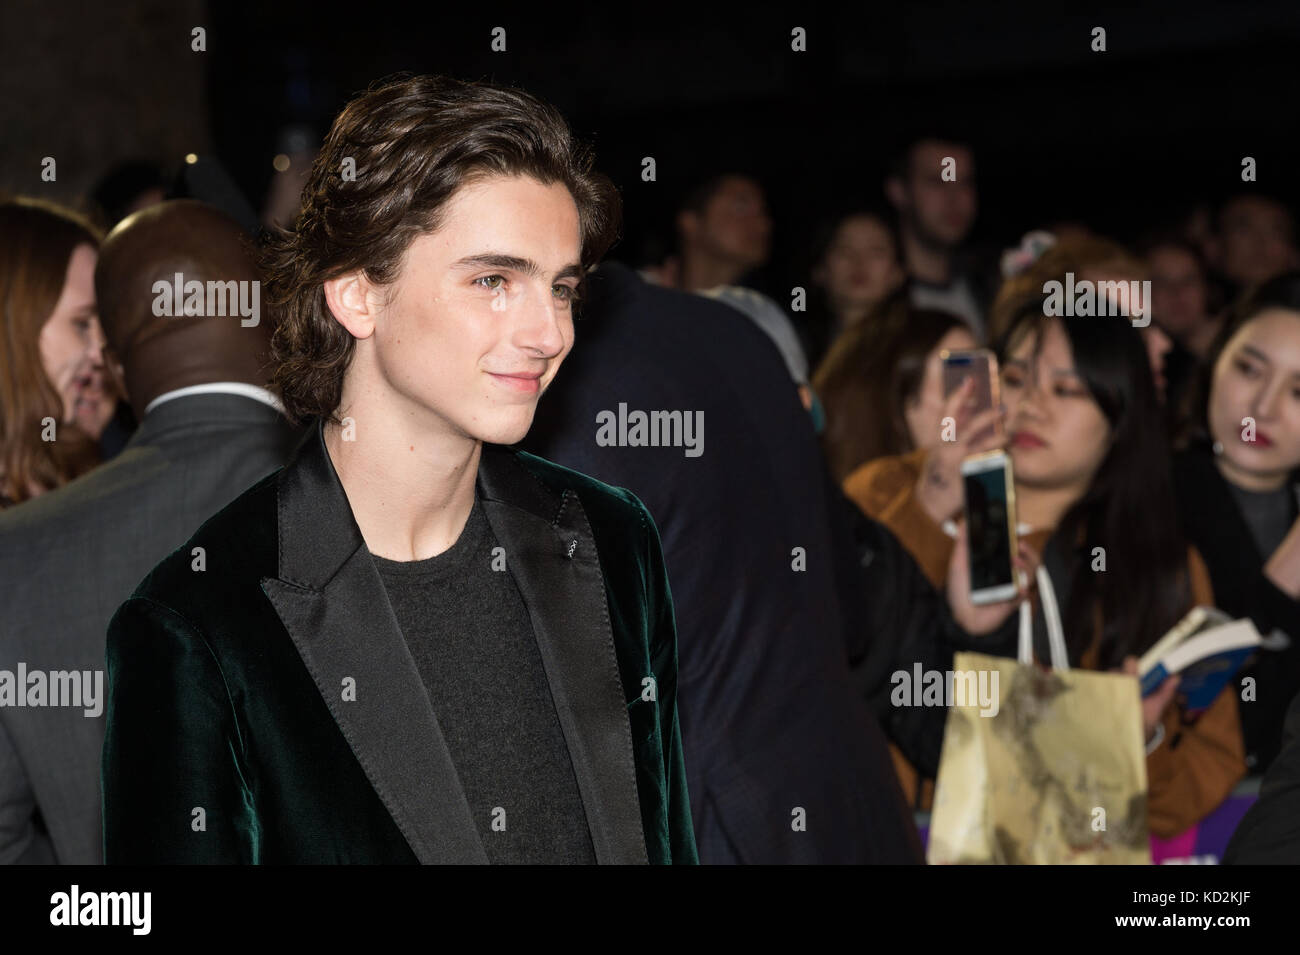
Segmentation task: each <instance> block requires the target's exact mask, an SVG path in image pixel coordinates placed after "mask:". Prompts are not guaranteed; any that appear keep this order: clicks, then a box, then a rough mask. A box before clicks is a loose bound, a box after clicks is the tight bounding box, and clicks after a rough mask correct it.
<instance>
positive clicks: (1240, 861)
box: [1223, 694, 1300, 866]
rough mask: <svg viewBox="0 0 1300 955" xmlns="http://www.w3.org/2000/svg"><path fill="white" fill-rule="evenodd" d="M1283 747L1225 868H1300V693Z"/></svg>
mask: <svg viewBox="0 0 1300 955" xmlns="http://www.w3.org/2000/svg"><path fill="white" fill-rule="evenodd" d="M1281 737H1282V748H1281V750H1280V752H1279V753H1278V757H1277V759H1275V760H1274V761H1273V765H1272V767H1271V768H1270V769H1269V771H1268V774H1267V775H1266V776H1265V777H1264V779H1263V781H1262V782H1261V783H1260V786H1259V799H1258V800H1257V801H1256V802H1255V804H1254V805H1253V806H1251V807H1250V808H1249V809H1248V810H1246V815H1245V816H1243V817H1242V820H1241V822H1240V823H1238V824H1237V828H1236V829H1235V830H1234V831H1233V833H1232V839H1231V840H1230V841H1229V842H1228V848H1227V850H1226V851H1225V852H1224V853H1223V864H1224V865H1292V866H1293V865H1300V694H1297V696H1296V697H1295V699H1294V700H1292V702H1291V708H1290V709H1288V710H1287V712H1286V719H1285V722H1284V724H1283V727H1282V733H1281Z"/></svg>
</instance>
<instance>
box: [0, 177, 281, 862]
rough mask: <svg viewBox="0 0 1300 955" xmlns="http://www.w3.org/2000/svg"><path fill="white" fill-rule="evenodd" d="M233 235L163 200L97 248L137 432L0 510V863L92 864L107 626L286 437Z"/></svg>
mask: <svg viewBox="0 0 1300 955" xmlns="http://www.w3.org/2000/svg"><path fill="white" fill-rule="evenodd" d="M244 240H245V236H244V233H243V232H242V231H241V230H240V227H239V226H238V225H237V224H236V223H235V222H234V221H233V220H231V219H229V218H227V217H226V216H225V215H223V214H222V213H220V212H218V211H217V210H215V209H213V208H211V207H209V206H206V205H204V204H202V203H199V202H194V201H191V200H177V201H174V202H167V203H163V204H162V205H160V206H155V207H152V208H150V209H147V210H145V211H143V212H140V213H137V214H136V215H134V216H132V217H131V218H130V219H128V220H126V221H125V222H123V223H122V224H121V225H119V226H118V227H117V228H116V229H115V230H114V231H113V232H112V234H111V235H109V237H108V239H107V240H106V241H105V243H104V245H103V248H102V249H101V251H100V259H99V264H98V266H97V268H96V272H95V291H96V297H97V300H98V305H99V311H100V318H101V321H102V322H103V326H104V333H105V337H106V338H107V339H108V342H109V346H110V347H111V348H112V350H113V351H114V352H115V353H116V356H117V358H118V360H119V361H120V362H121V364H122V367H123V372H124V375H125V381H126V386H127V390H128V392H129V395H130V400H131V403H132V406H133V408H134V410H135V413H136V417H137V419H139V420H140V422H141V424H140V427H139V430H138V431H136V433H135V434H134V435H133V436H132V438H131V440H130V442H129V443H128V444H127V446H126V448H125V449H124V450H123V452H122V453H121V454H120V455H118V456H117V457H116V458H114V459H113V460H112V461H111V462H109V463H108V464H105V465H103V466H102V467H99V468H97V469H96V470H94V471H92V472H90V473H89V474H86V475H84V476H83V477H81V478H80V479H78V480H76V481H73V482H72V483H70V484H68V485H66V486H65V487H62V488H60V489H58V490H57V491H53V492H51V493H47V494H44V495H42V496H40V497H38V498H35V499H33V500H31V501H28V502H27V503H25V504H22V505H20V506H18V507H13V508H10V509H9V510H7V511H4V512H3V513H0V607H2V608H4V609H3V611H0V863H12V862H34V863H50V862H58V863H82V864H85V863H99V862H102V860H103V837H102V827H101V800H100V753H101V750H102V748H103V741H104V716H103V714H104V710H105V708H106V704H107V700H106V699H105V698H104V693H105V690H106V682H105V680H104V653H105V632H106V630H107V628H108V622H109V619H110V618H111V617H112V615H113V612H114V611H115V610H116V609H117V607H118V606H119V605H120V604H121V603H122V602H123V601H124V600H126V598H127V597H128V596H129V595H130V594H131V592H132V590H134V588H135V586H136V585H137V584H138V583H139V582H140V580H141V579H142V578H143V577H144V576H145V575H146V574H147V573H148V572H149V571H150V569H151V568H153V567H154V565H156V564H157V563H158V562H159V561H160V560H161V559H162V558H164V557H166V556H167V555H168V554H169V553H171V552H172V551H173V550H175V549H176V548H177V547H179V546H180V545H181V544H183V543H184V542H185V540H186V539H187V538H189V537H190V535H191V534H193V533H194V531H195V530H196V529H197V528H198V527H199V526H200V525H201V524H202V523H203V522H204V520H206V519H207V518H208V517H210V516H211V515H212V514H214V513H216V512H217V511H219V510H220V509H221V508H222V507H224V506H225V505H226V504H227V503H229V502H230V501H231V500H233V499H234V498H235V497H237V496H238V495H239V494H240V493H241V492H243V491H244V490H245V489H246V488H248V487H249V486H251V485H252V484H254V483H256V482H257V481H258V480H260V479H261V478H263V477H265V476H266V475H268V474H270V473H271V472H272V471H274V470H275V469H276V468H278V467H280V466H281V465H283V464H284V463H285V461H286V460H287V459H288V458H289V456H290V454H291V453H292V451H293V448H294V447H295V446H296V445H297V443H298V441H299V440H300V438H301V431H300V430H298V429H294V428H292V427H291V426H290V425H289V423H288V422H287V421H286V420H285V418H284V417H283V415H282V414H281V411H280V404H279V401H278V400H277V399H276V398H275V396H273V395H272V394H271V393H270V392H269V391H268V390H267V389H266V388H265V387H263V386H264V384H265V382H266V381H267V380H268V377H269V351H270V337H271V330H270V328H269V327H268V325H269V323H264V322H262V321H261V315H260V310H261V309H260V305H261V303H260V280H259V277H258V273H257V270H256V266H255V265H254V264H253V262H252V261H251V259H250V257H249V254H248V252H247V251H246V248H245V245H244ZM194 283H198V284H194ZM205 558H206V555H202V554H195V555H192V561H193V563H194V567H195V569H196V570H197V569H199V567H200V564H201V562H202V561H203V560H205Z"/></svg>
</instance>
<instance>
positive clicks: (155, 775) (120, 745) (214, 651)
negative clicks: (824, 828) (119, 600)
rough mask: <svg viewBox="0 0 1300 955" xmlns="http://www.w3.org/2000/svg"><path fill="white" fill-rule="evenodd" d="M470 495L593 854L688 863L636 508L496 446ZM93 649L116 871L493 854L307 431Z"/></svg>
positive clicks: (642, 521)
mask: <svg viewBox="0 0 1300 955" xmlns="http://www.w3.org/2000/svg"><path fill="white" fill-rule="evenodd" d="M478 491H479V494H480V496H481V498H482V500H483V503H484V510H485V513H486V515H487V518H488V522H489V524H490V525H491V527H492V531H493V533H494V535H495V536H496V538H497V539H498V540H499V541H501V543H502V545H503V546H504V547H505V548H506V551H507V553H508V555H509V557H508V562H507V566H508V568H509V570H510V573H511V574H512V575H513V576H514V578H515V582H516V584H517V585H518V587H519V592H520V595H521V596H522V597H523V599H524V602H525V604H526V605H527V607H528V611H529V615H530V618H531V621H532V625H533V628H534V633H535V635H536V637H537V643H538V648H539V650H540V651H541V654H542V660H543V664H544V666H545V670H546V674H547V678H548V681H549V683H550V687H551V693H552V696H553V698H554V701H555V706H556V712H557V714H558V715H559V717H560V723H561V726H562V728H563V730H564V735H565V740H566V742H567V744H568V747H569V752H570V757H571V759H572V761H573V767H574V773H575V775H576V777H577V780H578V788H579V792H580V794H581V796H582V801H583V806H584V809H585V811H586V814H587V819H588V824H589V828H590V831H591V837H592V845H593V848H594V849H595V853H596V859H597V861H598V862H602V863H607V862H613V863H634V862H641V863H644V862H651V863H690V862H695V861H697V855H696V848H695V840H694V835H693V832H692V829H691V821H690V820H691V815H690V806H689V801H688V797H687V792H686V777H685V768H684V765H683V758H682V749H681V735H680V731H679V728H678V719H677V707H676V682H677V646H676V630H675V623H674V618H673V609H672V598H671V596H670V593H669V590H668V584H667V578H666V575H665V571H664V566H663V558H662V553H661V549H660V542H659V536H658V533H657V531H656V529H655V527H654V524H653V522H652V521H651V519H650V517H649V514H648V513H647V512H646V510H645V508H644V507H643V506H642V505H641V503H640V502H639V501H638V500H637V499H636V498H635V497H634V496H633V495H631V494H630V493H628V492H627V491H623V490H621V489H616V488H611V487H609V486H607V485H604V484H601V483H600V482H597V481H595V480H593V479H591V478H587V477H585V476H583V475H580V474H577V473H576V472H573V471H569V470H567V469H565V468H561V467H559V466H558V465H554V464H551V463H549V462H547V461H544V460H542V459H540V458H537V457H534V456H532V455H529V454H525V453H523V452H517V451H512V450H509V449H505V448H497V447H492V446H485V447H484V448H483V456H482V460H481V462H480V466H479V474H478ZM196 548H202V555H203V559H204V561H205V562H206V565H205V569H202V570H200V569H196V567H197V564H196V563H195V561H196V559H197V558H196V556H195V549H196ZM107 663H108V681H109V699H108V705H107V714H106V715H107V724H106V738H105V742H104V759H103V788H104V846H105V861H107V862H108V863H110V864H112V863H174V862H217V863H415V862H422V863H485V862H487V856H486V854H485V852H484V850H483V846H482V843H481V841H480V836H479V833H478V831H477V828H476V826H475V824H474V821H473V819H472V818H471V815H470V811H469V808H468V805H467V803H466V799H465V794H464V791H463V788H462V787H461V785H460V782H459V779H458V778H457V774H456V770H455V767H454V765H453V763H452V761H451V757H450V754H449V751H448V749H447V744H446V741H445V739H444V738H443V735H442V732H441V730H440V728H439V726H438V722H437V718H436V717H435V715H434V713H433V710H432V708H431V707H430V705H429V702H428V697H427V695H426V693H425V691H424V688H423V686H422V684H421V680H420V676H419V673H418V671H417V669H416V666H415V664H414V662H413V660H412V658H411V655H410V653H409V651H408V650H407V648H406V645H405V643H404V641H403V638H402V635H401V631H400V629H399V628H398V625H397V622H396V619H395V618H394V615H393V612H392V609H391V607H390V606H389V603H388V600H387V597H386V595H385V592H384V588H383V584H382V582H381V580H380V578H379V575H378V572H377V571H376V569H375V565H374V562H373V560H372V559H371V556H370V554H369V552H368V551H367V550H366V548H365V543H364V540H363V539H362V537H361V534H360V530H359V529H358V528H357V526H356V522H355V519H354V518H353V517H352V514H351V510H350V508H349V506H348V504H347V498H346V495H345V494H344V492H343V488H342V485H341V483H340V482H339V480H338V476H337V474H336V473H335V471H334V468H333V464H332V462H331V461H330V459H329V454H328V452H327V451H326V449H325V445H324V440H323V436H322V433H321V430H320V427H319V425H318V426H317V427H315V428H313V429H311V431H310V432H309V435H308V437H307V439H306V440H305V442H304V443H303V445H302V446H301V447H300V448H299V451H298V453H297V454H296V456H295V458H294V459H293V460H292V461H291V462H290V464H289V465H287V466H286V467H285V468H283V469H281V470H280V471H277V472H275V473H274V474H272V475H270V476H268V477H267V478H266V479H264V480H262V481H260V482H259V483H258V484H256V485H254V486H253V487H251V488H250V489H249V490H248V491H246V492H245V493H244V494H243V495H241V496H240V497H239V498H237V499H236V500H235V501H234V502H232V503H231V504H230V505H229V506H228V507H226V508H225V509H224V510H222V511H221V512H220V513H218V514H217V515H216V516H214V517H213V518H211V519H210V520H209V521H208V522H207V523H206V524H204V525H203V527H202V528H200V529H199V530H198V531H197V532H196V533H195V535H194V536H193V537H192V538H191V540H190V541H189V542H187V543H186V544H185V545H184V546H182V547H181V548H180V549H178V550H177V551H175V552H173V553H172V554H171V555H170V556H168V557H167V558H166V559H165V560H163V561H162V562H161V563H160V564H159V565H158V566H157V567H156V568H155V569H154V570H153V571H152V572H151V573H150V574H149V575H148V576H147V577H146V578H145V579H144V581H142V582H141V584H140V585H139V586H138V587H137V589H136V591H135V593H134V594H133V595H132V596H131V597H130V598H129V599H128V600H127V601H126V602H125V603H124V604H123V605H122V606H121V607H120V608H119V609H118V611H117V613H116V614H115V615H114V617H113V620H112V622H111V624H110V626H109V633H108V661H107ZM646 678H649V681H650V682H649V683H645V682H643V681H645V680H646ZM647 685H652V686H653V687H654V692H653V693H652V694H651V693H645V692H643V690H644V688H645V687H646V686H647Z"/></svg>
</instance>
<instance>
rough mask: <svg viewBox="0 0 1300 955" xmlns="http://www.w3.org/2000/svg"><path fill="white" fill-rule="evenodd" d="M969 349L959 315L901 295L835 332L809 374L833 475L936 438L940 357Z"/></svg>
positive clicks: (840, 478) (971, 345)
mask: <svg viewBox="0 0 1300 955" xmlns="http://www.w3.org/2000/svg"><path fill="white" fill-rule="evenodd" d="M975 346H976V343H975V337H974V336H973V335H972V334H971V333H970V329H969V328H968V326H967V325H966V323H965V322H964V321H962V319H960V318H958V317H957V316H956V315H950V314H949V313H947V312H936V311H933V310H931V309H923V308H914V307H913V306H912V305H911V304H910V303H909V302H908V299H907V295H906V294H905V293H902V292H896V293H895V294H894V295H892V296H890V298H889V299H888V300H887V301H885V302H884V303H883V304H882V305H880V307H879V308H878V309H877V310H876V311H875V312H874V313H873V314H872V315H871V316H870V317H869V318H868V319H867V320H865V321H863V322H861V323H859V324H858V325H855V326H854V327H853V328H851V329H849V330H848V331H847V332H845V333H844V334H843V335H841V336H840V338H839V340H838V341H836V343H835V345H834V346H833V347H832V348H831V351H830V354H828V355H827V356H826V359H825V361H823V362H822V364H821V367H820V368H818V369H817V373H816V374H815V375H814V376H813V391H814V392H815V393H816V394H817V396H818V397H819V398H820V399H821V402H822V406H823V407H824V409H825V414H826V426H825V430H824V431H823V433H822V445H823V447H824V448H825V451H826V458H827V461H828V463H829V465H830V469H831V474H832V476H834V478H835V480H836V481H837V482H839V481H843V480H844V478H846V477H847V476H848V475H849V474H850V473H851V472H853V471H854V470H856V469H857V468H858V467H860V466H861V465H863V464H865V463H866V462H868V461H872V460H875V459H876V458H880V457H885V456H889V455H897V454H906V453H907V452H910V451H914V450H916V449H917V448H923V447H928V446H929V445H931V444H933V443H934V442H936V441H937V440H938V439H939V419H940V417H941V409H942V405H943V369H942V365H941V359H940V354H941V352H943V351H944V350H945V349H949V350H953V351H956V350H959V349H966V348H974V347H975Z"/></svg>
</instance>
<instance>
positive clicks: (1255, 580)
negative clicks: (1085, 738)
mask: <svg viewBox="0 0 1300 955" xmlns="http://www.w3.org/2000/svg"><path fill="white" fill-rule="evenodd" d="M1206 370H1207V372H1208V377H1207V380H1206V381H1205V382H1204V383H1203V385H1202V393H1201V400H1200V401H1199V403H1198V404H1199V407H1198V409H1197V412H1198V417H1199V419H1200V424H1201V430H1200V433H1199V434H1198V435H1197V436H1196V437H1195V438H1194V439H1193V440H1192V441H1191V443H1190V444H1189V446H1188V447H1187V448H1186V449H1185V450H1184V451H1182V452H1180V453H1179V454H1178V455H1176V456H1175V458H1174V476H1175V478H1176V480H1175V490H1176V493H1177V499H1178V504H1179V510H1180V512H1181V515H1182V521H1183V528H1184V531H1185V533H1186V534H1187V537H1188V539H1189V540H1191V541H1192V543H1193V544H1195V545H1196V546H1197V548H1199V549H1200V551H1201V553H1203V554H1204V555H1205V561H1206V564H1207V566H1208V567H1209V571H1210V579H1211V581H1212V582H1213V584H1214V592H1215V595H1216V596H1217V597H1218V605H1219V607H1220V608H1221V609H1223V610H1224V611H1226V612H1227V613H1229V614H1231V615H1232V616H1234V617H1247V616H1248V617H1251V618H1252V619H1253V620H1254V622H1255V626H1256V628H1257V629H1258V630H1259V632H1260V633H1261V634H1262V635H1264V639H1265V645H1264V647H1263V648H1262V649H1261V650H1260V652H1259V653H1258V654H1257V655H1256V657H1255V661H1254V663H1253V664H1251V665H1250V666H1249V667H1248V668H1247V669H1245V670H1243V671H1242V676H1243V677H1249V678H1250V679H1251V681H1252V683H1251V685H1250V689H1251V692H1250V694H1249V695H1248V696H1246V697H1245V698H1244V700H1243V702H1242V703H1241V722H1242V729H1243V732H1244V734H1245V745H1246V762H1247V765H1248V766H1249V767H1250V770H1251V772H1253V773H1263V772H1264V771H1265V770H1267V769H1268V767H1269V765H1270V764H1271V763H1272V762H1273V759H1274V758H1275V757H1276V756H1277V753H1278V750H1279V749H1280V747H1281V744H1282V724H1283V722H1284V719H1285V716H1286V711H1287V707H1288V705H1289V704H1290V702H1291V700H1292V699H1293V698H1294V697H1295V696H1296V694H1297V693H1298V692H1300V509H1298V508H1297V496H1298V495H1300V480H1298V478H1300V272H1292V273H1289V274H1287V275H1283V276H1280V277H1278V278H1276V279H1273V280H1272V281H1269V282H1267V283H1265V284H1264V285H1263V286H1261V287H1260V288H1259V289H1258V290H1257V291H1256V292H1255V294H1254V295H1253V296H1251V297H1250V298H1248V299H1247V300H1246V301H1245V302H1243V303H1241V304H1240V305H1239V306H1238V307H1237V308H1236V309H1235V310H1234V313H1233V314H1232V315H1231V316H1230V317H1229V320H1228V322H1227V323H1226V324H1225V326H1224V328H1223V329H1221V331H1220V333H1219V335H1218V337H1217V338H1216V340H1215V342H1214V344H1213V345H1212V346H1211V350H1210V352H1209V355H1208V360H1207V364H1206Z"/></svg>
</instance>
